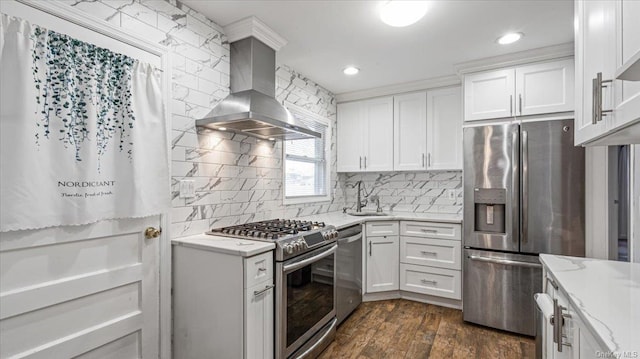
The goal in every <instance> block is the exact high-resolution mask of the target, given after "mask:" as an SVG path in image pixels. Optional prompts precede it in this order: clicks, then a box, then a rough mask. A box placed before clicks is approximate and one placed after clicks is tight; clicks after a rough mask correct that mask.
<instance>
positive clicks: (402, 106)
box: [393, 92, 427, 171]
mask: <svg viewBox="0 0 640 359" xmlns="http://www.w3.org/2000/svg"><path fill="white" fill-rule="evenodd" d="M393 113H394V116H393V123H394V133H393V135H394V141H393V142H394V156H393V157H394V161H393V169H394V170H396V171H412V170H424V169H426V168H427V164H426V161H427V158H426V157H427V148H426V146H427V97H426V93H425V92H416V93H410V94H406V95H399V96H394V98H393Z"/></svg>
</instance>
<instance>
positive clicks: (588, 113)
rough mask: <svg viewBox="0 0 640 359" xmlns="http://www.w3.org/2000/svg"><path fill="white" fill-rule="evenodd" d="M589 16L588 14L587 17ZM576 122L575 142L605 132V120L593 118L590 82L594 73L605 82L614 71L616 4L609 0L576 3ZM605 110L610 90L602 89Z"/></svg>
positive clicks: (609, 107) (608, 107)
mask: <svg viewBox="0 0 640 359" xmlns="http://www.w3.org/2000/svg"><path fill="white" fill-rule="evenodd" d="M590 14H591V15H590ZM575 16H576V23H577V32H576V39H575V40H576V41H575V56H576V83H575V87H576V120H575V143H576V145H577V144H582V143H584V142H586V141H589V140H590V139H593V138H595V137H597V136H599V134H602V133H605V132H606V130H607V129H606V124H607V122H606V121H598V120H597V119H596V118H595V117H594V114H595V113H594V111H593V105H594V97H595V96H594V91H595V89H596V87H594V84H593V80H594V79H595V78H596V76H597V73H598V72H600V73H602V76H604V77H605V78H606V79H611V78H612V77H613V71H614V69H615V56H614V54H615V27H614V26H613V23H614V21H615V2H613V1H610V0H599V1H576V3H575ZM602 95H603V101H602V104H604V105H605V107H606V109H611V106H612V103H611V100H612V95H613V91H611V87H610V86H607V87H605V88H602Z"/></svg>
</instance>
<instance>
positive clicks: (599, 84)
mask: <svg viewBox="0 0 640 359" xmlns="http://www.w3.org/2000/svg"><path fill="white" fill-rule="evenodd" d="M638 18H640V3H639V2H638V1H630V0H593V1H576V2H575V23H576V33H575V34H576V35H575V53H576V55H575V56H576V75H575V76H576V129H575V143H576V145H580V144H583V145H616V144H629V143H640V76H637V73H638V72H637V71H638V70H636V72H635V73H636V76H633V73H634V71H633V70H632V71H630V72H629V71H627V70H629V69H633V68H636V69H637V68H640V63H638V62H640V60H639V59H640V22H639V21H638Z"/></svg>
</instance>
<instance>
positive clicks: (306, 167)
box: [284, 111, 328, 199]
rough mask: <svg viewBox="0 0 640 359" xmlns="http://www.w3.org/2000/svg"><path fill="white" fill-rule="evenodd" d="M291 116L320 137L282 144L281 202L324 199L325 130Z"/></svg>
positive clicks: (311, 121)
mask: <svg viewBox="0 0 640 359" xmlns="http://www.w3.org/2000/svg"><path fill="white" fill-rule="evenodd" d="M291 113H292V114H293V115H294V116H295V117H296V119H297V120H298V121H300V123H302V124H303V125H304V126H306V127H307V128H309V129H311V130H313V131H316V132H319V133H320V134H322V137H321V138H308V139H302V140H289V141H285V143H284V152H285V161H286V163H285V198H287V199H291V198H301V197H316V196H326V195H327V182H328V181H327V175H328V173H327V163H326V161H327V159H326V152H327V151H326V148H325V144H326V136H327V129H328V126H327V125H326V124H324V123H321V122H320V121H317V120H314V119H313V118H310V117H309V116H304V115H303V114H300V113H297V112H295V111H291Z"/></svg>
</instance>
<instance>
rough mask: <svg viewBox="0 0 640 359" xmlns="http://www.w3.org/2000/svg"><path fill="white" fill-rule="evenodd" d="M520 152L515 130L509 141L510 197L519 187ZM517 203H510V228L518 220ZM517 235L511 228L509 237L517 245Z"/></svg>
mask: <svg viewBox="0 0 640 359" xmlns="http://www.w3.org/2000/svg"><path fill="white" fill-rule="evenodd" d="M519 152H520V143H519V131H518V130H515V131H513V132H512V139H511V160H512V161H513V162H514V166H512V173H511V195H512V197H515V196H516V194H514V191H516V188H518V186H519V176H520V169H519V166H518V164H517V162H518V161H517V160H518V159H519V158H520V155H519ZM517 195H520V193H518V194H517ZM519 202H520V201H511V206H512V211H511V216H512V220H511V223H512V226H515V225H516V224H517V223H518V222H519V221H518V220H519V219H520V208H519ZM518 234H520V229H519V228H518V229H517V230H516V229H514V228H512V230H511V236H512V237H513V238H512V241H513V242H514V243H516V244H517V243H518Z"/></svg>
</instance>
